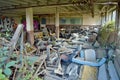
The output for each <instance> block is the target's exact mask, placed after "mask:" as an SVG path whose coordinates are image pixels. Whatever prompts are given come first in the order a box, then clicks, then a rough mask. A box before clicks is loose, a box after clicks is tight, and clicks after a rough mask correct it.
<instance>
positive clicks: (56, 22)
mask: <svg viewBox="0 0 120 80" xmlns="http://www.w3.org/2000/svg"><path fill="white" fill-rule="evenodd" d="M55 27H56V30H55V32H56V37H57V39H59V12H58V10H57V8H56V13H55Z"/></svg>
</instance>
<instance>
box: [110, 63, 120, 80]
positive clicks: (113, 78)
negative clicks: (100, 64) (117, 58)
mask: <svg viewBox="0 0 120 80" xmlns="http://www.w3.org/2000/svg"><path fill="white" fill-rule="evenodd" d="M108 72H109V75H110V80H119V78H118V75H117V72H116V70H115V67H114V65H113V62H112V61H109V62H108Z"/></svg>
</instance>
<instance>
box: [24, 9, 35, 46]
mask: <svg viewBox="0 0 120 80" xmlns="http://www.w3.org/2000/svg"><path fill="white" fill-rule="evenodd" d="M26 29H27V34H28V36H27V39H28V41H29V42H30V43H31V45H33V44H34V28H33V9H32V8H26Z"/></svg>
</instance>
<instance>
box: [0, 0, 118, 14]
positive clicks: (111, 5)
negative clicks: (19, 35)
mask: <svg viewBox="0 0 120 80" xmlns="http://www.w3.org/2000/svg"><path fill="white" fill-rule="evenodd" d="M116 5H117V0H0V15H12V16H21V15H25V9H26V8H29V7H33V12H34V14H54V13H55V12H56V7H57V10H58V11H59V12H60V13H62V14H66V13H69V14H73V13H75V14H77V15H80V14H91V16H94V15H96V14H100V13H104V12H106V11H111V10H113V9H115V6H116ZM67 15H68V14H67Z"/></svg>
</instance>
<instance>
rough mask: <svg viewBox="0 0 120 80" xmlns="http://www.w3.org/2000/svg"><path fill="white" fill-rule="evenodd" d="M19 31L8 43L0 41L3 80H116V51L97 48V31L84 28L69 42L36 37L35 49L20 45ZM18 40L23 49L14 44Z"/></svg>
mask: <svg viewBox="0 0 120 80" xmlns="http://www.w3.org/2000/svg"><path fill="white" fill-rule="evenodd" d="M18 28H19V27H18ZM19 29H20V30H16V31H17V32H15V34H16V36H13V38H12V39H11V41H8V42H7V40H5V39H3V38H2V39H0V40H1V41H0V63H1V65H0V69H1V70H2V73H3V74H2V75H4V76H5V78H6V79H5V80H8V79H9V80H119V77H118V74H117V72H116V70H115V67H114V63H113V61H114V57H115V56H114V51H115V50H114V49H113V48H112V47H109V46H105V47H101V46H100V44H99V42H98V41H97V37H98V32H99V29H97V28H95V29H94V28H93V29H90V28H85V29H84V30H81V31H79V32H77V33H72V34H71V36H70V38H69V39H61V38H60V39H58V40H57V39H56V40H52V39H50V38H51V37H47V38H45V39H42V38H41V39H40V38H38V39H35V43H34V47H33V46H32V45H30V44H29V43H26V44H23V43H22V42H21V41H22V38H23V37H22V32H21V30H22V28H19ZM17 33H18V34H17ZM20 34H21V35H20ZM19 37H20V40H21V41H20V42H21V43H22V46H21V44H20V45H16V44H17V42H18V40H19ZM13 40H14V41H13ZM9 43H14V45H13V46H12V45H10V44H9ZM8 44H9V45H8ZM18 44H19V43H18ZM13 48H14V49H13ZM3 50H4V53H3V52H2V51H3ZM107 70H108V71H107ZM103 77H104V78H103ZM0 79H1V78H0Z"/></svg>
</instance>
